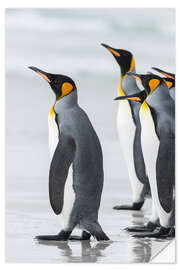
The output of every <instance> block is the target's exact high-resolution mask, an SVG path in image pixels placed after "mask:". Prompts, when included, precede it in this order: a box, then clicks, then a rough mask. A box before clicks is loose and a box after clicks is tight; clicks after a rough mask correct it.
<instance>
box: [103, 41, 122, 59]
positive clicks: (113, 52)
mask: <svg viewBox="0 0 180 270" xmlns="http://www.w3.org/2000/svg"><path fill="white" fill-rule="evenodd" d="M101 45H102V46H103V47H105V48H106V49H107V50H108V51H110V53H112V54H113V55H114V56H117V57H120V56H121V55H120V53H119V52H117V50H116V49H114V48H112V47H110V46H108V45H106V44H104V43H101Z"/></svg>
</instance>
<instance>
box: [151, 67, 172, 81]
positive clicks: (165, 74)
mask: <svg viewBox="0 0 180 270" xmlns="http://www.w3.org/2000/svg"><path fill="white" fill-rule="evenodd" d="M152 69H154V70H156V71H157V72H159V73H161V74H162V75H164V76H166V77H167V78H170V79H173V80H175V75H174V74H172V73H169V72H165V71H163V70H161V69H159V68H155V67H152Z"/></svg>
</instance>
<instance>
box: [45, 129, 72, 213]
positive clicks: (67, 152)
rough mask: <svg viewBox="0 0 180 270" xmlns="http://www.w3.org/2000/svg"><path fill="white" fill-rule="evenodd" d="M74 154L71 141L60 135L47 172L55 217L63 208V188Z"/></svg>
mask: <svg viewBox="0 0 180 270" xmlns="http://www.w3.org/2000/svg"><path fill="white" fill-rule="evenodd" d="M74 153H75V144H74V141H73V139H71V138H69V137H67V136H65V135H64V134H62V133H61V136H60V140H59V143H58V145H57V147H56V150H55V152H54V156H53V158H52V162H51V166H50V171H49V199H50V204H51V207H52V209H53V210H54V212H55V214H56V215H58V214H60V213H61V211H62V208H63V200H64V187H65V182H66V178H67V175H68V170H69V167H70V165H71V163H72V161H73V158H74Z"/></svg>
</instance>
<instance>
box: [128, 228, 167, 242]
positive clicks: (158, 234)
mask: <svg viewBox="0 0 180 270" xmlns="http://www.w3.org/2000/svg"><path fill="white" fill-rule="evenodd" d="M170 231H171V228H165V227H159V228H157V229H156V230H155V231H154V232H152V233H147V234H135V235H133V237H136V238H145V237H148V238H161V239H162V238H168V237H170V236H169V232H170Z"/></svg>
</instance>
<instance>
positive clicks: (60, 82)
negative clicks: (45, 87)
mask: <svg viewBox="0 0 180 270" xmlns="http://www.w3.org/2000/svg"><path fill="white" fill-rule="evenodd" d="M29 68H30V69H32V70H33V71H35V72H37V73H38V74H39V75H40V76H41V77H43V78H44V79H45V80H46V81H47V82H48V83H49V84H50V86H51V88H52V90H53V92H54V93H55V95H56V100H58V99H60V98H63V97H64V96H67V95H68V94H70V93H71V92H72V91H74V90H76V89H77V88H76V85H75V83H74V81H73V80H72V79H71V78H70V77H67V76H65V75H59V74H51V73H47V72H44V71H42V70H40V69H38V68H36V67H29Z"/></svg>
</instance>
